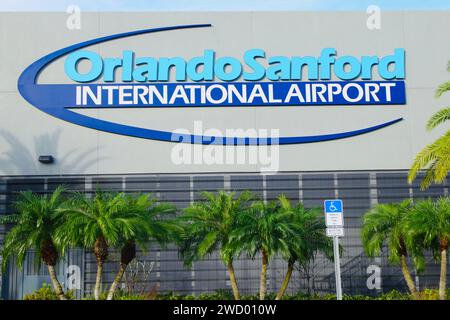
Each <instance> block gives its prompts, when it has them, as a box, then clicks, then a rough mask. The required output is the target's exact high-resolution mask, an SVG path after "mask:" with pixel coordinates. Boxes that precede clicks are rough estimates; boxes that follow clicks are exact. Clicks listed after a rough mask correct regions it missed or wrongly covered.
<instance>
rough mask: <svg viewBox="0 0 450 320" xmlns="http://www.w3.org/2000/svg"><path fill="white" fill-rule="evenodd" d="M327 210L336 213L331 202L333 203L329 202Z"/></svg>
mask: <svg viewBox="0 0 450 320" xmlns="http://www.w3.org/2000/svg"><path fill="white" fill-rule="evenodd" d="M328 210H329V211H330V212H336V211H337V208H336V206H335V205H334V202H333V201H331V203H330V206H329V207H328Z"/></svg>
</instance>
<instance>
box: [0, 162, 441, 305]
mask: <svg viewBox="0 0 450 320" xmlns="http://www.w3.org/2000/svg"><path fill="white" fill-rule="evenodd" d="M406 175H407V172H406V171H402V172H347V173H287V174H282V173H279V174H277V175H268V176H265V175H255V174H227V175H218V174H215V175H133V176H121V175H118V176H92V177H91V176H87V177H82V176H81V177H61V176H58V177H51V176H50V177H40V178H33V179H30V178H12V179H8V178H5V179H4V180H3V185H4V188H3V189H0V200H1V203H0V210H2V211H1V212H2V213H3V212H5V211H6V210H8V212H12V211H11V210H12V206H11V203H12V201H13V199H15V198H16V196H17V192H19V191H22V190H33V191H35V192H51V191H52V190H54V189H55V188H56V186H57V185H59V184H64V185H66V186H67V187H68V188H69V189H70V190H74V191H85V192H87V193H88V194H92V192H93V191H94V190H96V189H97V188H99V189H102V190H114V191H122V190H123V191H126V192H149V193H152V194H153V196H155V197H157V198H158V199H159V200H160V201H162V202H164V201H168V202H172V203H174V204H175V205H176V206H177V207H178V208H179V209H180V210H181V209H183V208H185V207H186V206H188V205H189V204H190V203H191V202H192V201H198V200H200V199H201V197H200V194H199V191H202V190H208V191H212V192H214V191H216V190H220V189H227V190H234V191H236V192H242V191H244V190H251V191H253V192H255V193H256V194H257V195H258V196H259V197H260V198H261V199H262V200H273V199H275V198H276V197H277V195H278V194H280V193H284V194H286V195H287V196H288V197H289V198H290V199H291V200H293V201H297V200H299V199H300V200H301V201H303V203H304V204H305V206H306V207H308V208H311V207H319V208H322V205H323V200H324V199H326V198H335V197H339V198H342V199H343V200H344V212H345V213H344V215H345V225H346V230H345V232H346V235H345V237H344V238H343V239H342V241H341V244H342V246H343V249H344V253H343V258H342V267H341V269H342V281H343V287H344V292H345V293H353V294H356V293H363V294H375V293H379V292H381V291H388V290H390V289H392V288H396V289H399V290H406V287H405V284H404V281H403V278H402V276H401V273H400V270H399V268H398V267H396V266H392V265H389V264H388V262H387V252H386V251H384V252H383V253H382V255H381V256H380V257H378V258H375V259H369V258H367V257H366V256H365V255H364V253H363V252H362V247H361V243H360V238H359V236H360V227H361V223H362V221H361V217H362V216H363V214H364V213H365V212H366V211H367V210H368V209H369V208H370V207H371V206H372V205H374V204H376V203H386V202H392V201H399V200H401V199H404V198H408V197H412V198H414V199H416V198H423V197H428V196H430V197H438V196H440V195H444V194H447V193H448V185H449V184H448V182H447V183H446V184H444V185H441V186H433V187H432V188H430V189H429V190H427V191H426V192H422V191H420V190H419V188H418V185H417V183H414V184H412V185H411V186H410V185H408V184H407V183H406ZM30 254H31V253H30ZM137 257H138V258H137V260H138V261H139V263H140V264H145V265H146V267H147V268H149V266H150V265H151V272H150V273H149V274H148V277H147V278H146V279H145V281H144V282H143V283H145V289H144V291H146V292H149V291H152V290H157V291H158V292H168V291H174V292H177V293H179V294H200V293H205V292H210V293H211V292H214V291H216V290H218V289H228V290H231V286H230V283H229V280H228V275H227V271H226V268H225V266H224V265H223V263H222V261H221V259H220V257H219V254H218V252H215V253H213V254H212V255H210V256H208V257H206V258H205V259H204V260H202V261H196V262H194V264H193V266H192V267H191V268H186V267H185V266H184V264H183V262H182V261H181V260H180V257H179V254H178V251H177V248H175V247H174V246H169V247H167V248H161V247H159V246H158V245H157V244H154V243H153V244H151V245H149V248H148V250H147V251H146V252H143V251H139V252H138V254H137ZM118 259H119V252H118V251H117V250H114V249H111V251H110V255H109V258H108V261H107V262H106V264H105V267H104V269H105V270H104V274H103V289H104V290H107V289H108V288H109V285H110V283H111V282H112V281H113V279H114V276H115V274H116V272H117V269H118ZM427 259H428V260H427V261H428V263H427V272H426V275H421V276H420V277H419V278H418V280H419V284H420V285H421V287H422V288H424V287H435V286H436V285H437V281H438V278H439V266H438V265H437V264H435V263H434V261H432V259H431V256H427ZM69 266H72V268H73V266H76V267H79V271H80V273H81V274H82V275H83V278H82V281H81V283H80V288H79V290H75V294H76V296H77V297H81V296H83V295H91V294H92V291H93V286H94V283H95V274H96V262H95V257H94V255H93V254H92V251H91V250H82V249H72V250H69V252H68V254H67V256H66V257H65V258H64V259H63V260H62V263H60V264H59V267H58V270H59V272H58V273H59V277H60V278H61V279H62V280H63V281H62V282H64V281H65V279H67V278H66V277H69V276H70V274H68V270H69V269H68V267H69ZM369 266H372V267H373V266H378V267H380V268H381V272H382V274H381V277H382V288H381V289H380V290H375V289H374V290H369V289H368V287H367V284H366V281H367V278H368V276H369V274H368V267H369ZM24 267H25V268H24V270H23V271H21V270H19V269H18V268H17V265H16V263H15V261H11V263H10V266H9V268H8V271H7V273H6V274H4V275H3V276H2V280H3V281H2V297H3V298H5V299H6V298H8V299H20V298H22V297H23V294H24V293H26V292H30V291H32V289H33V288H37V287H38V286H40V284H41V283H42V282H43V281H46V279H47V274H46V270H45V268H42V269H41V270H40V271H39V272H38V271H37V270H36V269H35V268H34V266H33V263H32V256H31V255H30V256H29V257H28V258H27V260H26V261H25V264H24ZM260 267H261V257H260V255H256V256H255V257H254V259H250V258H249V257H247V256H246V255H245V254H242V255H241V256H240V257H239V258H237V259H236V260H235V269H236V275H237V279H238V285H239V288H240V290H241V291H242V294H255V293H256V292H257V291H258V288H259V275H260ZM70 270H72V269H70ZM129 271H130V270H128V271H127V272H129ZM285 271H286V263H285V261H284V260H283V259H282V258H281V257H273V259H271V261H270V263H269V268H268V273H267V279H268V283H267V288H268V291H269V292H275V291H277V290H278V289H279V286H280V285H281V282H282V280H283V277H284V273H285ZM333 272H334V268H333V264H332V262H331V261H329V260H328V259H326V258H325V257H324V256H323V255H321V254H318V255H317V257H316V259H315V260H314V261H313V262H311V263H310V264H309V265H308V266H307V268H306V267H305V268H303V269H301V270H300V269H297V270H295V272H294V273H293V276H292V280H291V282H290V284H289V287H288V292H289V293H295V292H298V291H303V292H307V291H309V292H318V293H326V292H333V290H334V274H333ZM127 274H128V273H127ZM139 274H141V275H142V274H143V273H142V272H141V273H139ZM129 283H131V282H130V281H125V280H124V281H123V283H122V284H121V286H122V287H124V288H126V287H127V286H129V285H130V284H129ZM143 283H142V281H141V282H140V285H142V284H143ZM135 286H136V285H135ZM136 290H138V289H136ZM139 290H140V289H139Z"/></svg>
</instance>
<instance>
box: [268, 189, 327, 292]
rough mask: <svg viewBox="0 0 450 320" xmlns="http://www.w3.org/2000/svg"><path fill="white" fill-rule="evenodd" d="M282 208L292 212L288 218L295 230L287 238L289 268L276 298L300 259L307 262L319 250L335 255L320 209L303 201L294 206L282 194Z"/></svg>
mask: <svg viewBox="0 0 450 320" xmlns="http://www.w3.org/2000/svg"><path fill="white" fill-rule="evenodd" d="M278 199H279V203H280V207H281V208H280V210H282V211H285V212H288V213H290V215H289V217H288V219H289V223H290V224H291V228H292V229H294V230H295V234H294V236H293V237H291V238H289V239H287V244H288V248H287V251H285V252H282V255H283V257H284V258H285V259H286V261H287V262H288V268H287V271H286V275H285V277H284V280H283V283H282V285H281V287H280V290H279V291H278V293H277V295H276V298H275V299H276V300H281V298H282V297H283V295H284V293H285V292H286V289H287V287H288V285H289V281H290V278H291V275H292V272H293V270H294V265H295V263H296V262H297V261H298V262H300V263H307V262H308V261H311V260H312V259H313V258H314V255H315V254H316V253H317V252H323V253H325V255H326V256H327V257H330V258H331V257H332V255H333V242H332V241H331V239H330V238H329V237H327V236H326V234H325V228H326V227H325V223H324V221H323V220H324V219H323V217H322V213H321V211H320V210H319V209H310V210H308V209H306V208H305V207H304V206H303V204H302V203H301V202H299V203H297V205H295V206H292V205H291V203H290V201H289V200H288V199H287V198H286V197H285V196H284V195H281V196H279V197H278Z"/></svg>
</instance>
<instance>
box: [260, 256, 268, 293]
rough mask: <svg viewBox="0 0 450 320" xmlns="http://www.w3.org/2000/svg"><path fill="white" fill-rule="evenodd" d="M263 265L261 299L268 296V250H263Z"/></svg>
mask: <svg viewBox="0 0 450 320" xmlns="http://www.w3.org/2000/svg"><path fill="white" fill-rule="evenodd" d="M261 253H262V266H261V278H260V280H259V300H264V299H265V297H266V286H267V252H266V250H262V251H261Z"/></svg>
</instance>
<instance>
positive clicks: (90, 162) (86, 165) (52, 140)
mask: <svg viewBox="0 0 450 320" xmlns="http://www.w3.org/2000/svg"><path fill="white" fill-rule="evenodd" d="M60 137H61V129H58V130H56V131H54V132H53V133H51V134H43V135H40V136H37V137H34V139H33V140H34V151H32V150H30V149H31V148H28V147H27V146H25V145H24V144H23V143H21V142H20V141H19V140H18V139H17V137H15V136H14V135H12V134H11V133H10V132H7V131H5V130H1V129H0V139H1V140H3V141H4V143H3V145H4V146H8V147H9V149H7V148H5V149H4V150H1V151H0V174H4V175H16V174H17V175H20V174H60V173H67V174H70V173H73V174H78V173H85V172H86V171H87V170H88V169H90V168H92V167H93V166H95V165H96V163H97V161H98V160H100V158H97V155H94V156H92V154H93V153H96V149H97V148H96V147H93V148H89V149H88V150H86V151H84V152H82V153H79V152H77V151H78V150H77V149H72V150H70V151H69V152H67V153H65V154H64V155H61V154H59V151H58V150H59V147H58V145H59V142H60ZM1 140H0V141H1ZM6 149H7V150H6ZM40 155H52V156H53V157H54V158H55V162H54V163H53V164H50V165H49V164H42V163H40V162H39V161H38V158H39V156H40Z"/></svg>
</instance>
